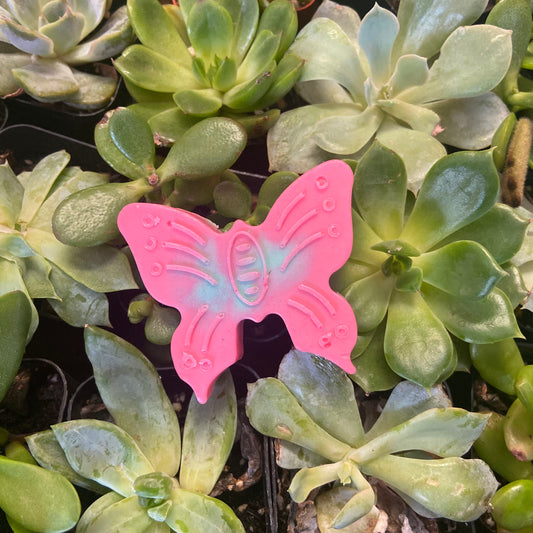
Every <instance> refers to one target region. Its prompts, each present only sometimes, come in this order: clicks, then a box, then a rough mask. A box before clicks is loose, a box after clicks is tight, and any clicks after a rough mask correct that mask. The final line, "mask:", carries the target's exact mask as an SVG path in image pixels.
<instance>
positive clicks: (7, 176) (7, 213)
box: [0, 162, 24, 228]
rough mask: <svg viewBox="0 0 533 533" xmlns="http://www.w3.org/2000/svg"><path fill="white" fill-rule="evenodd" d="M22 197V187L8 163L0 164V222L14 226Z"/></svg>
mask: <svg viewBox="0 0 533 533" xmlns="http://www.w3.org/2000/svg"><path fill="white" fill-rule="evenodd" d="M23 197H24V188H23V187H22V185H21V184H20V182H19V181H18V179H17V176H16V175H15V173H14V172H13V171H12V170H11V167H10V166H9V164H8V163H7V162H6V163H4V164H3V165H0V224H3V225H5V226H8V227H10V228H13V227H14V226H15V222H16V220H17V218H18V214H19V212H20V208H21V207H22V200H23Z"/></svg>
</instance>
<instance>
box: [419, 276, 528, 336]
mask: <svg viewBox="0 0 533 533" xmlns="http://www.w3.org/2000/svg"><path fill="white" fill-rule="evenodd" d="M422 292H423V295H424V299H425V300H426V301H427V303H428V304H429V305H430V307H431V309H432V310H433V312H434V313H435V315H437V316H438V317H439V319H440V320H442V322H443V323H444V325H445V326H446V328H447V329H449V330H450V331H451V332H452V333H453V334H454V335H455V336H456V337H458V338H460V339H461V340H464V341H466V342H472V343H478V344H486V343H492V342H497V341H500V340H502V339H505V338H507V337H522V334H521V333H520V329H519V328H518V325H517V323H516V318H515V316H514V313H513V308H512V306H511V303H510V302H509V299H508V298H507V296H505V294H504V293H503V292H502V291H501V290H500V289H498V288H495V289H493V290H492V291H491V292H490V293H489V294H488V295H487V296H485V297H484V298H481V299H477V300H472V299H470V298H462V299H460V298H457V297H454V296H451V295H450V294H447V293H445V292H443V291H440V290H439V289H436V288H434V287H432V286H431V285H423V286H422Z"/></svg>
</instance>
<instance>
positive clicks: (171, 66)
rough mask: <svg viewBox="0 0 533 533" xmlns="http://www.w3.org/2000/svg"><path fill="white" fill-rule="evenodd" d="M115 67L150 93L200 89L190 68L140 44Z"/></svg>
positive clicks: (121, 58) (130, 48)
mask: <svg viewBox="0 0 533 533" xmlns="http://www.w3.org/2000/svg"><path fill="white" fill-rule="evenodd" d="M114 65H115V68H116V69H117V70H118V71H119V72H120V74H122V76H124V77H125V78H127V79H128V80H131V81H132V82H133V83H134V84H136V85H138V86H139V87H141V88H143V89H148V90H150V91H156V92H162V93H173V92H175V91H178V90H183V89H200V88H201V86H200V85H199V84H198V82H197V81H196V78H195V77H194V76H193V74H192V71H191V70H190V69H189V68H187V67H186V66H184V65H183V64H181V63H177V62H174V61H173V60H171V59H168V58H167V57H166V56H165V55H163V54H162V53H160V52H156V51H155V50H151V49H150V48H148V47H146V46H142V45H139V44H133V45H131V46H129V47H128V48H126V50H124V52H122V55H121V56H120V57H118V58H117V59H116V60H115V62H114Z"/></svg>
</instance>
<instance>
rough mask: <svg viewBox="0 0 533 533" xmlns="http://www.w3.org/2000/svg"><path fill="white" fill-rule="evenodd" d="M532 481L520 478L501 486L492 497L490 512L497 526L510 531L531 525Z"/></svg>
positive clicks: (532, 512) (532, 513) (532, 515)
mask: <svg viewBox="0 0 533 533" xmlns="http://www.w3.org/2000/svg"><path fill="white" fill-rule="evenodd" d="M531 498H533V481H531V480H529V479H521V480H519V481H514V482H512V483H509V484H507V485H504V486H503V487H501V488H500V489H499V490H498V491H497V492H496V494H495V495H494V498H492V500H491V502H490V504H491V514H492V516H493V518H494V519H495V521H496V523H497V524H498V528H501V529H504V528H505V530H507V531H510V530H517V531H518V530H520V529H529V528H531V526H532V525H533V511H532V509H531V506H530V505H529V502H530V501H531Z"/></svg>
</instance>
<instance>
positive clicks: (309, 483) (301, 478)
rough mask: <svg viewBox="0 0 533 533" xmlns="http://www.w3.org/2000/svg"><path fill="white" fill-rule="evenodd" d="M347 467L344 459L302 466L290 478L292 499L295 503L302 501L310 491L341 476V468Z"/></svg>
mask: <svg viewBox="0 0 533 533" xmlns="http://www.w3.org/2000/svg"><path fill="white" fill-rule="evenodd" d="M347 468H348V467H347V465H346V463H345V462H344V461H341V462H339V463H332V464H325V465H320V466H315V467H313V468H302V469H301V470H300V471H299V472H297V473H296V474H295V476H294V477H293V478H292V481H291V485H290V487H289V493H290V495H291V498H292V500H293V501H295V502H296V503H302V502H303V501H305V500H306V499H307V498H308V497H309V493H310V492H311V491H313V490H315V489H317V488H318V487H321V486H322V485H327V484H328V483H332V482H333V481H339V479H340V478H341V477H343V474H344V472H343V470H346V469H347Z"/></svg>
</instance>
